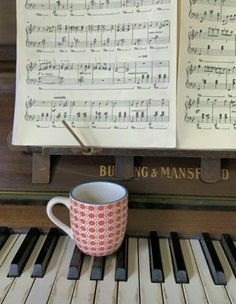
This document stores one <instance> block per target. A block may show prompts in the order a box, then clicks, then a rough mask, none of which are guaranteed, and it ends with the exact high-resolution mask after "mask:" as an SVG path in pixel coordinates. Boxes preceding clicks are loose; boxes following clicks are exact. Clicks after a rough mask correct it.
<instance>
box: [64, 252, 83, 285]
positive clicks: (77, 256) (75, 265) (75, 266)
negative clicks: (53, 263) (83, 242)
mask: <svg viewBox="0 0 236 304" xmlns="http://www.w3.org/2000/svg"><path fill="white" fill-rule="evenodd" d="M83 260H84V253H83V252H81V251H80V250H79V248H78V247H77V246H75V249H74V252H73V255H72V258H71V261H70V266H69V271H68V276H67V279H68V280H78V279H79V278H80V273H81V268H82V264H83Z"/></svg>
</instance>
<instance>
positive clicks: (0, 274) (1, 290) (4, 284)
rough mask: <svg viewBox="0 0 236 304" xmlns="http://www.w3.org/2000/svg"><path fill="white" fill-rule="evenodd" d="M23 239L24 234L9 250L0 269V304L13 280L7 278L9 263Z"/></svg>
mask: <svg viewBox="0 0 236 304" xmlns="http://www.w3.org/2000/svg"><path fill="white" fill-rule="evenodd" d="M24 238H25V234H21V235H20V236H19V237H18V238H17V240H16V242H15V243H14V245H13V247H12V249H11V250H10V252H9V254H8V255H7V257H6V259H5V260H4V262H3V263H2V265H1V267H0V278H1V279H0V303H2V301H3V299H4V298H5V296H6V294H7V292H8V290H9V288H10V287H11V284H12V283H13V281H14V279H15V278H8V277H7V275H8V272H9V267H10V264H11V261H12V260H13V258H14V256H15V254H16V252H17V250H18V249H19V247H20V245H21V244H22V242H23V240H24Z"/></svg>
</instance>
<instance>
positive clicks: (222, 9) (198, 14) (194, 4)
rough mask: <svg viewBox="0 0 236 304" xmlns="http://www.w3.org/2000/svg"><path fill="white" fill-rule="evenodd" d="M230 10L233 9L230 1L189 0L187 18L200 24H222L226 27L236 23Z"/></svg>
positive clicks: (232, 2)
mask: <svg viewBox="0 0 236 304" xmlns="http://www.w3.org/2000/svg"><path fill="white" fill-rule="evenodd" d="M208 7H209V8H208ZM232 8H235V1H232V0H190V8H189V17H190V18H192V19H196V20H199V21H200V22H204V21H211V22H222V24H224V25H226V24H228V23H235V21H236V13H233V14H232Z"/></svg>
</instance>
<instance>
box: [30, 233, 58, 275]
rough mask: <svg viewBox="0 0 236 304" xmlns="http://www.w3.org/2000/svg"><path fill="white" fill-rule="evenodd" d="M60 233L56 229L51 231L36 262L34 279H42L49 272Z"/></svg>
mask: <svg viewBox="0 0 236 304" xmlns="http://www.w3.org/2000/svg"><path fill="white" fill-rule="evenodd" d="M58 238H59V233H58V230H57V229H56V228H52V229H50V231H49V233H48V235H47V237H46V239H45V241H44V243H43V246H42V248H41V250H40V252H39V255H38V257H37V259H36V261H35V264H34V268H33V272H32V277H35V278H42V277H43V276H44V274H45V272H46V270H47V267H48V264H49V262H50V259H51V257H52V254H53V252H54V250H55V247H56V244H57V241H58Z"/></svg>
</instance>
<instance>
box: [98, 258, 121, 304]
mask: <svg viewBox="0 0 236 304" xmlns="http://www.w3.org/2000/svg"><path fill="white" fill-rule="evenodd" d="M115 269H116V255H114V254H113V255H110V256H108V257H106V263H105V271H104V279H103V280H102V281H98V282H97V289H96V295H95V302H94V303H95V304H115V303H116V300H117V285H118V283H117V282H116V281H115Z"/></svg>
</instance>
